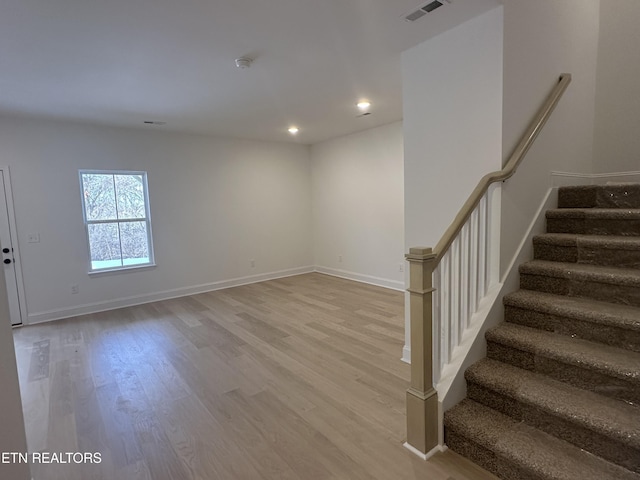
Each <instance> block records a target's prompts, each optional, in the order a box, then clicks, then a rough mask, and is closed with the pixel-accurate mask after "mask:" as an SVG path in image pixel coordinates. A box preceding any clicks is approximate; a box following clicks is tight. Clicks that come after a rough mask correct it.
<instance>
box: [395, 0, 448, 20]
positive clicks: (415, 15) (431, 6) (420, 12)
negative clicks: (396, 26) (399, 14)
mask: <svg viewBox="0 0 640 480" xmlns="http://www.w3.org/2000/svg"><path fill="white" fill-rule="evenodd" d="M445 3H451V0H434V1H432V2H429V3H427V4H426V5H422V6H421V7H420V8H418V9H417V10H415V11H413V12H411V13H408V14H406V15H404V19H405V20H406V21H407V22H415V21H416V20H418V19H419V18H422V17H424V16H425V15H426V14H427V13H431V12H433V11H434V10H435V9H436V8H440V7H441V6H443V5H444V4H445Z"/></svg>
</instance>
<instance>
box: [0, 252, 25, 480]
mask: <svg viewBox="0 0 640 480" xmlns="http://www.w3.org/2000/svg"><path fill="white" fill-rule="evenodd" d="M0 248H1V247H0ZM0 385H1V386H2V388H0V425H1V426H2V427H1V430H0V454H1V453H2V452H19V453H26V452H27V439H26V435H25V430H24V417H23V414H22V403H21V401H20V386H19V384H18V370H17V368H16V354H15V348H14V345H13V335H12V333H11V326H10V325H9V304H8V301H7V287H6V284H5V280H4V275H0ZM30 477H31V475H30V474H29V466H28V465H26V464H24V463H22V464H21V463H6V464H3V463H1V462H0V478H11V479H16V480H27V479H29V478H30Z"/></svg>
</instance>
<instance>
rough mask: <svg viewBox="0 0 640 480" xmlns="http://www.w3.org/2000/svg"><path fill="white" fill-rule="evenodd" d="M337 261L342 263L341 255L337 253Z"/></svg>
mask: <svg viewBox="0 0 640 480" xmlns="http://www.w3.org/2000/svg"><path fill="white" fill-rule="evenodd" d="M338 263H342V255H338Z"/></svg>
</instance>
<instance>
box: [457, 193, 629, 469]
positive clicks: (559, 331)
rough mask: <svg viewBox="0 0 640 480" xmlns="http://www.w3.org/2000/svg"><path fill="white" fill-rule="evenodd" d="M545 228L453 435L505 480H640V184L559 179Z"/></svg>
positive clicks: (471, 381) (490, 335)
mask: <svg viewBox="0 0 640 480" xmlns="http://www.w3.org/2000/svg"><path fill="white" fill-rule="evenodd" d="M547 232H548V233H546V234H543V235H539V236H537V237H535V238H534V241H533V243H534V257H535V258H534V260H532V261H531V262H528V263H525V264H523V265H521V266H520V288H521V290H519V291H517V292H514V293H512V294H509V295H507V296H506V297H505V298H504V305H505V320H506V321H505V322H504V323H502V324H501V325H498V326H497V327H495V328H493V329H491V330H490V331H488V332H487V334H486V339H487V358H485V359H483V360H481V361H480V362H478V363H476V364H474V365H472V366H471V367H470V368H469V369H467V371H466V372H465V378H466V380H467V398H466V399H465V400H463V401H462V402H461V403H460V404H458V405H457V406H455V407H454V408H452V409H451V410H449V411H448V412H446V413H445V442H446V443H447V445H448V446H449V448H451V449H452V450H454V451H456V452H458V453H460V454H462V455H464V456H466V457H468V458H470V459H471V460H473V461H474V462H476V463H478V464H479V465H481V466H483V467H484V468H486V469H487V470H489V471H491V472H493V473H494V474H496V475H497V476H498V477H500V478H503V479H508V480H550V479H553V480H592V479H593V480H596V479H597V480H614V479H615V480H627V479H628V480H640V185H635V184H634V185H631V184H623V185H611V186H586V187H563V188H560V190H559V193H558V208H557V209H555V210H550V211H548V212H547Z"/></svg>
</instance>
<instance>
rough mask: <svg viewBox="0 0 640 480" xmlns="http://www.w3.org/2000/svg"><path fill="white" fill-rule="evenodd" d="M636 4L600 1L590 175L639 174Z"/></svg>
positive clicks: (639, 10)
mask: <svg viewBox="0 0 640 480" xmlns="http://www.w3.org/2000/svg"><path fill="white" fill-rule="evenodd" d="M639 22H640V2H638V0H601V2H600V42H599V45H598V74H597V75H598V76H597V94H596V124H595V135H594V171H595V172H625V171H638V170H640V134H639V132H640V81H638V78H640V28H638V24H639Z"/></svg>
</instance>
